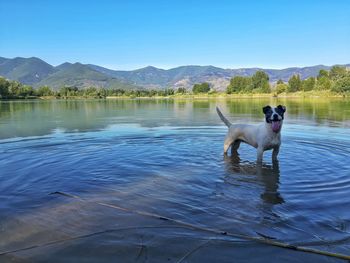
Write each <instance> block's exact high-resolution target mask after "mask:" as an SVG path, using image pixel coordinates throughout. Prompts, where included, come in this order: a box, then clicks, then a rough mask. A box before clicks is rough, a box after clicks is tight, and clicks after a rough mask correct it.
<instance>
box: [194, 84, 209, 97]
mask: <svg viewBox="0 0 350 263" xmlns="http://www.w3.org/2000/svg"><path fill="white" fill-rule="evenodd" d="M209 90H210V86H209V83H207V82H203V83H201V84H194V85H193V88H192V92H193V93H194V94H198V93H208V92H209Z"/></svg>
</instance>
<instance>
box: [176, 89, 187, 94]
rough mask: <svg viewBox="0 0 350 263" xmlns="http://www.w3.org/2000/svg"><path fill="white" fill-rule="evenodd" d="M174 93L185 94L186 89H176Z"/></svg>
mask: <svg viewBox="0 0 350 263" xmlns="http://www.w3.org/2000/svg"><path fill="white" fill-rule="evenodd" d="M176 93H178V94H185V93H186V89H185V88H178V89H177V90H176Z"/></svg>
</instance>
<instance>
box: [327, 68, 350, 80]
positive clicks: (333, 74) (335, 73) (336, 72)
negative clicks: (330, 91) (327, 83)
mask: <svg viewBox="0 0 350 263" xmlns="http://www.w3.org/2000/svg"><path fill="white" fill-rule="evenodd" d="M346 75H347V71H346V68H345V67H341V66H333V67H332V68H331V70H330V71H329V78H330V79H331V80H337V79H340V78H343V77H345V76H346Z"/></svg>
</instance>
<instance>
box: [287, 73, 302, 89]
mask: <svg viewBox="0 0 350 263" xmlns="http://www.w3.org/2000/svg"><path fill="white" fill-rule="evenodd" d="M301 85H302V83H301V79H300V76H299V75H293V76H292V77H290V79H289V80H288V90H287V91H288V92H296V91H299V90H301Z"/></svg>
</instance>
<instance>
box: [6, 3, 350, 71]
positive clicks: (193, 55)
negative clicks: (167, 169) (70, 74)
mask: <svg viewBox="0 0 350 263" xmlns="http://www.w3.org/2000/svg"><path fill="white" fill-rule="evenodd" d="M0 14H1V22H0V56H2V57H7V58H13V57H18V56H19V57H33V56H35V57H39V58H41V59H43V60H45V61H46V62H48V63H50V64H52V65H55V66H56V65H59V64H61V63H63V62H66V61H68V62H72V63H73V62H81V63H90V64H96V65H100V66H105V67H108V68H111V69H119V70H123V69H125V70H130V69H136V68H141V67H145V66H148V65H152V66H156V67H159V68H165V69H168V68H172V67H177V66H182V65H213V66H217V67H223V68H241V67H263V68H286V67H291V66H312V65H317V64H324V65H334V64H346V63H350V1H348V0H342V1H341V0H327V1H323V0H304V1H298V0H294V1H287V0H266V1H263V0H260V1H259V0H255V1H254V0H245V1H243V0H242V1H240V0H231V1H220V0H216V1H213V0H212V1H206V0H201V1H192V0H185V1H182V0H176V1H175V0H172V1H166V0H163V1H161V0H159V1H156V0H147V1H141V0H140V1H136V0H135V1H126V0H125V1H117V0H115V1H112V0H98V1H97V0H95V1H80V0H70V1H66V0H57V1H55V0H50V1H47V0H45V1H42V0H31V1H28V0H22V1H19V0H0Z"/></svg>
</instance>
